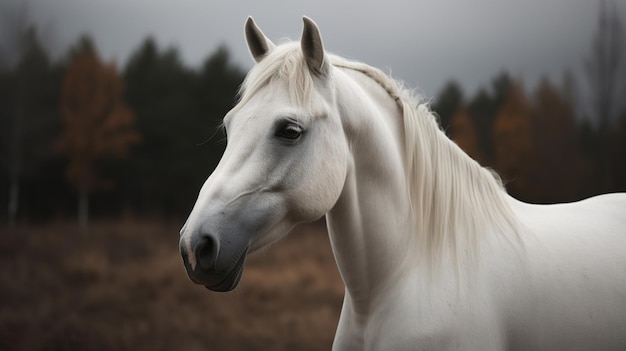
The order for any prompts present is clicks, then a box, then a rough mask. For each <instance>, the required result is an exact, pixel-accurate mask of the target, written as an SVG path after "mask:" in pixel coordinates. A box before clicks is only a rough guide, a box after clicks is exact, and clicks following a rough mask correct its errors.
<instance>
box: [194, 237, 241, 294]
mask: <svg viewBox="0 0 626 351" xmlns="http://www.w3.org/2000/svg"><path fill="white" fill-rule="evenodd" d="M247 253H248V248H247V247H246V249H245V250H244V251H243V252H242V254H241V256H239V259H238V260H237V263H235V265H234V266H233V267H232V268H231V270H230V272H228V274H226V276H225V277H224V279H222V280H221V281H220V282H219V283H217V284H210V285H207V284H203V285H204V287H205V288H207V289H209V290H211V291H216V292H227V291H231V290H233V289H234V288H236V287H237V285H239V281H240V280H241V277H242V275H243V266H244V263H245V260H246V255H247Z"/></svg>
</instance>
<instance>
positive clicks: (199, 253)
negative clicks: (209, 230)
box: [179, 232, 248, 292]
mask: <svg viewBox="0 0 626 351" xmlns="http://www.w3.org/2000/svg"><path fill="white" fill-rule="evenodd" d="M179 247H180V253H181V255H182V257H183V263H184V265H185V269H186V271H187V275H188V276H189V278H190V279H191V281H193V282H194V283H196V284H200V285H204V286H205V287H206V288H207V289H209V290H212V291H220V292H225V291H230V290H233V289H234V288H236V287H237V285H238V284H239V281H240V280H241V276H242V273H243V267H244V263H245V260H246V255H247V253H248V245H247V243H237V240H226V241H225V240H220V238H218V237H217V236H215V235H212V234H206V233H185V232H183V235H182V236H181V239H180V243H179Z"/></svg>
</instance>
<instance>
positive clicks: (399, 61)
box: [0, 0, 626, 97]
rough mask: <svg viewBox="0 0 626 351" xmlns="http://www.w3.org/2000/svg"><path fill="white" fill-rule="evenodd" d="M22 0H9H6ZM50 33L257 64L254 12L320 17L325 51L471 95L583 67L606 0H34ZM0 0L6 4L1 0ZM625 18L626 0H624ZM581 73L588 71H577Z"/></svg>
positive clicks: (118, 55) (423, 86)
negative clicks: (248, 32) (221, 50)
mask: <svg viewBox="0 0 626 351" xmlns="http://www.w3.org/2000/svg"><path fill="white" fill-rule="evenodd" d="M22 1H23V0H3V2H4V3H5V5H6V4H9V3H11V2H14V3H16V2H22ZM29 5H30V11H31V13H32V15H33V17H34V18H35V19H36V20H37V21H38V22H39V23H41V26H42V27H43V28H44V29H45V30H46V35H47V37H48V38H47V40H49V41H50V42H51V45H52V47H54V48H56V50H57V51H61V52H62V51H65V50H66V49H67V47H68V46H69V45H70V44H72V43H74V42H75V41H76V39H77V38H78V36H79V35H80V34H81V33H88V34H90V35H91V36H92V37H93V38H94V39H95V41H96V44H97V45H98V48H99V50H100V53H101V55H102V56H103V57H104V58H105V59H109V60H110V59H116V61H117V62H118V63H120V64H124V63H125V62H126V59H127V58H128V55H129V54H130V53H131V52H132V51H133V50H134V49H136V48H137V47H138V45H139V44H140V43H141V42H142V41H143V40H144V39H145V38H146V36H148V35H152V36H153V37H155V38H156V40H157V42H158V43H159V45H160V46H161V47H167V46H174V47H176V48H178V49H179V51H180V53H181V56H182V57H183V59H184V60H185V62H187V63H188V64H190V65H192V66H199V65H200V63H201V62H202V61H203V60H204V59H205V58H206V57H207V55H209V54H210V53H211V52H213V51H214V50H215V49H216V48H217V47H218V46H219V45H220V44H226V45H227V46H228V48H229V49H230V50H231V52H232V54H233V56H234V59H235V60H236V62H237V63H238V64H240V65H241V66H242V67H244V68H249V67H251V65H252V60H251V59H250V57H249V54H248V52H247V48H246V46H245V42H244V39H243V24H244V21H245V19H246V18H247V16H248V15H252V16H253V17H254V18H255V20H256V21H257V23H258V24H259V26H260V27H261V28H262V30H263V31H264V32H265V33H266V34H267V35H268V37H270V38H271V39H272V40H274V41H275V42H278V41H280V39H281V38H291V39H299V37H300V31H301V28H302V21H301V16H302V15H303V14H306V15H307V16H309V17H311V18H312V19H313V20H315V21H316V22H317V24H318V25H319V26H320V29H321V31H322V37H323V39H324V43H325V45H326V48H327V50H329V51H331V52H334V53H337V54H340V55H342V56H345V57H348V58H352V59H358V60H360V61H363V62H366V63H369V64H370V65H373V66H376V67H378V68H381V69H383V70H385V71H387V72H392V75H393V76H394V77H395V78H398V79H400V80H403V81H405V82H406V83H407V85H408V86H409V87H411V88H417V90H418V91H420V92H422V93H423V94H425V95H426V96H428V97H433V96H434V95H435V94H437V93H438V92H439V90H440V89H441V88H442V87H443V85H444V84H445V82H446V81H448V80H450V79H455V80H457V81H458V82H459V83H461V85H462V87H463V88H464V89H465V92H466V96H471V95H472V94H473V93H474V92H475V91H476V89H477V88H478V87H479V86H487V85H488V84H489V82H490V80H491V79H492V78H493V77H494V76H495V75H496V74H497V73H498V72H501V71H503V70H506V71H508V72H509V73H511V74H512V75H514V76H516V77H520V78H522V79H523V80H524V82H525V83H526V84H527V85H530V86H532V85H533V84H535V83H536V81H537V80H538V79H539V78H540V77H541V76H542V75H548V76H550V77H551V78H552V79H553V80H554V81H556V82H558V81H559V80H560V77H561V75H562V73H563V71H564V70H565V69H566V68H569V69H571V70H573V71H575V72H577V73H578V72H579V71H580V70H581V69H582V65H583V61H584V58H585V57H586V56H588V53H587V52H588V50H589V48H590V45H591V44H590V42H591V37H592V35H593V31H594V29H595V26H596V20H597V12H598V7H599V0H598V1H596V0H543V1H541V0H518V1H505V0H500V1H498V0H457V1H454V0H430V1H427V0H412V1H409V0H405V1H402V0H385V1H369V2H367V1H362V0H348V1H340V0H334V1H330V0H315V1H311V0H309V1H307V2H299V1H277V0H271V1H259V0H230V1H228V0H227V1H224V0H221V1H213V0H30V1H29ZM0 8H1V7H0ZM617 8H618V11H620V16H621V18H622V19H623V20H624V19H625V18H626V16H625V13H626V1H624V0H618V1H617ZM578 79H579V80H583V77H580V76H579V77H578Z"/></svg>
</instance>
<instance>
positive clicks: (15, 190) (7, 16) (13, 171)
mask: <svg viewBox="0 0 626 351" xmlns="http://www.w3.org/2000/svg"><path fill="white" fill-rule="evenodd" d="M2 23H3V26H2V27H3V28H2V32H3V33H4V35H3V37H2V38H1V39H2V44H3V45H2V54H3V55H2V56H3V58H2V63H3V64H4V65H7V66H9V67H11V66H14V65H15V63H16V61H17V60H18V58H19V57H20V56H22V55H23V54H24V52H25V51H26V50H27V49H26V43H25V41H26V40H25V39H26V36H27V33H28V28H29V25H30V23H29V16H28V7H27V5H26V4H23V5H22V6H19V7H17V8H15V9H10V10H9V11H6V12H5V13H4V16H3V19H2ZM18 83H19V82H18ZM14 95H15V96H13V99H14V100H15V102H16V104H15V108H14V109H13V111H12V113H11V116H10V118H9V121H11V126H10V131H11V134H10V135H9V137H8V138H7V142H8V143H9V145H8V146H9V147H8V149H9V154H8V156H9V157H8V161H9V162H8V168H9V201H8V206H7V212H8V213H7V214H8V217H9V226H14V225H15V221H16V217H17V210H18V205H19V191H20V178H21V172H22V129H23V128H22V125H23V119H24V111H23V109H22V108H21V107H22V106H23V104H22V103H21V102H22V101H23V100H24V95H25V93H24V87H23V84H17V86H16V87H15V90H14Z"/></svg>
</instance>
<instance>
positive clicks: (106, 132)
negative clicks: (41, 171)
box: [57, 45, 140, 192]
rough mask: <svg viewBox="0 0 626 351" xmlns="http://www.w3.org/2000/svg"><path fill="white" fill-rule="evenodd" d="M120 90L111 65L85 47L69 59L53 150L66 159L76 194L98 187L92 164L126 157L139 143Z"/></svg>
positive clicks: (69, 176) (131, 115)
mask: <svg viewBox="0 0 626 351" xmlns="http://www.w3.org/2000/svg"><path fill="white" fill-rule="evenodd" d="M123 88H124V87H123V82H122V80H121V79H120V77H119V76H118V74H117V70H116V67H115V65H114V64H113V63H103V62H101V61H100V59H99V58H98V55H97V53H96V52H95V50H93V49H92V48H91V47H90V46H88V45H87V46H85V47H83V48H81V49H80V50H79V51H78V52H76V53H75V54H74V56H73V58H72V60H71V62H70V64H69V66H68V68H67V71H66V73H65V77H64V80H63V85H62V91H61V103H60V109H61V116H62V119H63V120H62V122H63V131H62V134H61V136H60V138H59V140H58V144H57V148H58V150H59V151H60V152H61V153H63V154H65V155H66V156H67V157H68V159H69V163H68V166H67V168H66V176H67V178H68V180H69V181H70V182H71V183H72V184H74V185H75V186H76V187H77V188H78V189H79V190H80V191H81V192H82V191H90V190H91V189H92V188H93V187H95V186H96V185H97V184H98V182H99V180H98V179H97V176H96V174H95V172H94V165H93V163H94V161H95V160H97V159H100V158H123V157H126V156H127V155H128V152H129V149H130V147H131V146H132V145H134V144H137V143H138V142H139V141H140V135H139V134H138V133H137V132H136V131H135V130H134V129H133V126H134V120H135V117H134V115H133V113H132V111H131V110H130V109H129V108H128V107H127V106H126V105H125V103H124V101H123Z"/></svg>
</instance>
